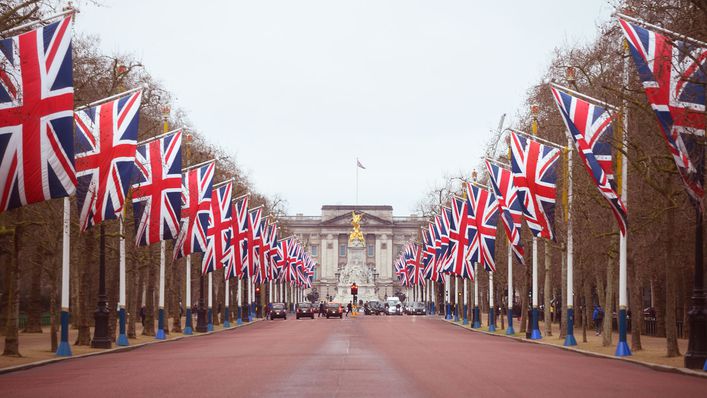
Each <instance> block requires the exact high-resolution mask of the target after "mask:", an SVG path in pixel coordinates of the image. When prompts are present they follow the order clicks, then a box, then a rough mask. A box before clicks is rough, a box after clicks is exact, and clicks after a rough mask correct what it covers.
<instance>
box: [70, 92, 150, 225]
mask: <svg viewBox="0 0 707 398" xmlns="http://www.w3.org/2000/svg"><path fill="white" fill-rule="evenodd" d="M141 96H142V94H141V92H139V91H138V92H135V93H132V94H130V95H127V96H125V97H123V98H120V99H117V100H114V101H110V102H106V103H103V104H101V105H97V106H95V107H90V108H86V109H84V110H82V111H80V112H77V113H75V114H74V122H75V123H76V137H75V141H74V143H75V146H76V177H77V179H78V186H77V190H76V202H77V204H78V208H79V223H80V224H81V230H82V231H85V230H86V229H88V228H89V227H91V226H94V225H96V224H98V223H100V222H102V221H104V220H113V219H116V218H118V215H120V213H121V212H122V211H123V205H124V204H125V194H126V193H127V192H128V189H129V188H130V181H131V177H132V174H133V168H134V166H133V164H135V147H136V146H137V128H138V119H139V117H138V109H139V108H140V99H141Z"/></svg>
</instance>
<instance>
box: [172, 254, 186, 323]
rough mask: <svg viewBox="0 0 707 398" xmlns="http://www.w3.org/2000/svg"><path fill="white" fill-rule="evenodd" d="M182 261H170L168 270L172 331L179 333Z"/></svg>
mask: <svg viewBox="0 0 707 398" xmlns="http://www.w3.org/2000/svg"><path fill="white" fill-rule="evenodd" d="M184 261H186V260H182V261H172V266H171V268H172V271H171V272H170V274H171V275H170V279H171V282H170V287H171V288H170V289H169V291H170V302H171V303H172V305H171V309H172V332H173V333H181V332H182V317H181V315H180V314H179V310H180V308H182V307H183V306H180V305H179V303H181V302H182V273H183V272H184V267H183V266H182V264H183V262H184Z"/></svg>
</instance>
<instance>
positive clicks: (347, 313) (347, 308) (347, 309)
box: [346, 301, 352, 318]
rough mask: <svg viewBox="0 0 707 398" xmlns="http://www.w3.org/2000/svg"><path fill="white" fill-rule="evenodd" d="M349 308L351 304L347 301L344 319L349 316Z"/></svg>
mask: <svg viewBox="0 0 707 398" xmlns="http://www.w3.org/2000/svg"><path fill="white" fill-rule="evenodd" d="M351 308H352V305H351V302H350V301H349V303H348V304H347V305H346V317H347V318H348V316H349V312H351Z"/></svg>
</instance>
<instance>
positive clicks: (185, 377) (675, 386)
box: [0, 316, 707, 398]
mask: <svg viewBox="0 0 707 398" xmlns="http://www.w3.org/2000/svg"><path fill="white" fill-rule="evenodd" d="M292 318H293V317H291V318H290V319H288V320H286V321H281V320H275V321H263V322H258V323H256V324H254V325H252V326H248V327H245V328H239V329H234V330H231V331H227V332H223V333H216V334H213V335H209V336H203V337H196V338H189V339H183V340H179V341H174V342H167V343H163V344H155V345H150V346H146V347H142V348H138V349H136V350H133V351H126V352H121V353H113V354H107V355H99V356H93V357H87V358H78V359H74V360H68V361H62V362H59V363H55V364H50V365H46V366H41V367H37V368H32V369H29V370H24V371H18V372H14V373H9V374H5V375H0V396H2V397H44V396H52V397H63V396H67V397H88V396H100V397H101V398H106V397H142V396H144V397H187V396H192V397H204V396H221V397H224V396H226V397H230V396H246V397H248V396H265V397H357V398H362V397H369V396H380V397H402V396H405V397H430V396H438V397H469V396H474V397H490V396H494V397H503V396H513V397H533V396H538V397H543V398H550V397H567V396H573V397H578V396H586V397H614V396H616V397H626V396H632V397H703V396H705V395H706V394H707V379H702V378H697V377H692V376H686V375H681V374H674V373H666V372H659V371H654V370H651V369H649V368H646V367H643V366H640V365H634V364H631V363H625V362H620V361H613V360H608V359H602V358H594V357H588V356H584V355H581V354H577V353H573V352H568V351H564V350H560V349H557V348H552V347H546V346H540V345H535V344H527V343H523V342H518V341H513V340H510V339H504V338H498V337H493V336H487V335H483V334H480V333H473V332H469V331H466V330H463V329H462V328H459V327H456V326H453V325H449V324H447V323H445V322H442V321H440V320H439V319H436V318H430V317H409V316H405V317H385V316H379V317H374V316H370V317H363V316H362V317H358V318H356V319H351V318H349V319H346V318H345V319H344V320H339V319H331V320H327V319H324V318H321V319H316V318H315V320H314V321H312V320H309V319H302V320H299V321H298V320H295V319H292Z"/></svg>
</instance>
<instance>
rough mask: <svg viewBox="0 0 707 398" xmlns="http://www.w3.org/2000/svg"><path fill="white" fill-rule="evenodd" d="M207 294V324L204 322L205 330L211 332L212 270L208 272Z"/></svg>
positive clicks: (212, 313)
mask: <svg viewBox="0 0 707 398" xmlns="http://www.w3.org/2000/svg"><path fill="white" fill-rule="evenodd" d="M208 294H209V296H208V301H207V303H208V304H207V311H208V312H207V316H208V320H207V322H208V323H207V324H206V330H207V331H209V332H211V331H213V330H214V312H213V308H214V307H213V299H214V298H213V295H214V279H213V272H209V293H208Z"/></svg>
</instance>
